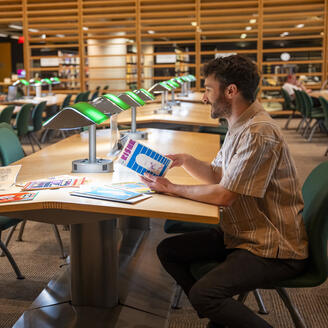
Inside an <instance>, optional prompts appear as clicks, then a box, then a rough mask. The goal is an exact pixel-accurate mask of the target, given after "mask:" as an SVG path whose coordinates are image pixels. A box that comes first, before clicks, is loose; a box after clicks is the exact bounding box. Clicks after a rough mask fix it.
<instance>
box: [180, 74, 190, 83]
mask: <svg viewBox="0 0 328 328" xmlns="http://www.w3.org/2000/svg"><path fill="white" fill-rule="evenodd" d="M181 78H182V80H183V81H185V82H190V80H189V79H188V77H187V76H186V75H183V76H181Z"/></svg>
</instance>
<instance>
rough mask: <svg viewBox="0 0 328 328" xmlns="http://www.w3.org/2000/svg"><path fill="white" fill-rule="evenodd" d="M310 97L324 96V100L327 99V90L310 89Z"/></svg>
mask: <svg viewBox="0 0 328 328" xmlns="http://www.w3.org/2000/svg"><path fill="white" fill-rule="evenodd" d="M309 95H310V96H311V97H316V98H318V97H320V96H321V97H324V98H325V99H326V100H328V90H321V91H312V92H310V93H309Z"/></svg>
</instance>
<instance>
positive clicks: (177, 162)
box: [165, 154, 190, 168]
mask: <svg viewBox="0 0 328 328" xmlns="http://www.w3.org/2000/svg"><path fill="white" fill-rule="evenodd" d="M165 156H166V157H167V158H169V159H171V160H172V164H171V166H170V168H172V167H179V166H183V165H184V164H185V162H186V159H187V158H188V157H189V156H190V155H187V154H168V155H165Z"/></svg>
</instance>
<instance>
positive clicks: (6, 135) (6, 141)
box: [0, 123, 66, 279]
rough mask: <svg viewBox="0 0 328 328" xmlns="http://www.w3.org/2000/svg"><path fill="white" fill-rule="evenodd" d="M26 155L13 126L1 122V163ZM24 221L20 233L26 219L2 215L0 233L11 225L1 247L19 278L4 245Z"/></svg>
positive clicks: (54, 226)
mask: <svg viewBox="0 0 328 328" xmlns="http://www.w3.org/2000/svg"><path fill="white" fill-rule="evenodd" d="M24 156H25V154H24V151H23V148H22V146H21V144H20V142H19V139H18V137H17V135H16V134H15V132H14V131H13V129H12V127H11V126H10V125H9V124H7V123H0V161H1V165H2V166H7V165H10V164H11V163H14V162H16V161H18V160H20V159H21V158H23V157H24ZM21 221H23V222H22V225H21V232H20V235H21V234H22V231H23V230H22V229H24V226H25V223H26V220H20V219H19V218H16V219H15V220H12V219H10V218H8V217H5V216H0V234H1V231H3V230H5V229H8V228H10V227H11V230H10V231H9V233H8V235H7V238H6V241H5V242H4V243H3V244H1V249H2V251H3V253H4V254H5V255H7V257H8V254H9V257H8V259H9V261H10V263H11V264H12V266H13V269H14V270H15V272H16V275H17V278H19V279H22V278H21V277H22V275H21V274H20V272H19V270H16V269H18V268H17V265H15V264H13V263H14V261H12V257H11V255H10V253H9V251H8V249H4V247H3V246H5V247H6V248H7V246H8V243H9V241H10V239H11V236H12V234H13V232H14V230H15V227H16V225H17V223H19V222H21ZM52 228H53V230H54V233H55V237H56V240H57V242H58V244H59V247H60V251H61V256H62V257H63V258H65V257H66V255H65V253H64V249H63V244H62V241H61V238H60V235H59V231H58V228H57V226H56V225H54V224H53V225H52Z"/></svg>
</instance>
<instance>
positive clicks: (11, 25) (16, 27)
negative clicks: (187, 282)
mask: <svg viewBox="0 0 328 328" xmlns="http://www.w3.org/2000/svg"><path fill="white" fill-rule="evenodd" d="M8 26H9V27H10V28H14V29H15V30H22V29H23V26H21V25H15V24H10V25H8Z"/></svg>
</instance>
